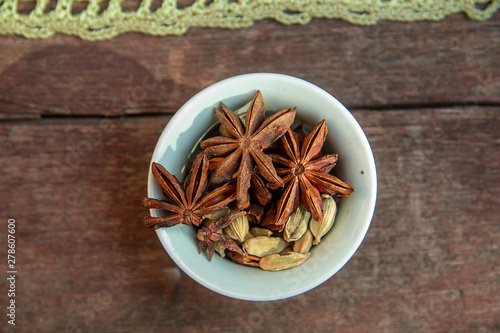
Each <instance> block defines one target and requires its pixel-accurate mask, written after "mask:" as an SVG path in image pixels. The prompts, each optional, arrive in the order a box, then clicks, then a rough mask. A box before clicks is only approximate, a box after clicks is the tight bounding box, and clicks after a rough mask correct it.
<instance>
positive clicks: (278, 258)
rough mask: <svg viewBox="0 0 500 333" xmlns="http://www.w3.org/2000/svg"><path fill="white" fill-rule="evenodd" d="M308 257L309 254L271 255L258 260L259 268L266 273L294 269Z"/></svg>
mask: <svg viewBox="0 0 500 333" xmlns="http://www.w3.org/2000/svg"><path fill="white" fill-rule="evenodd" d="M308 257H309V253H306V254H304V253H297V252H288V254H286V255H280V254H272V255H269V256H265V257H264V258H262V259H260V261H259V266H260V268H262V269H264V270H266V271H280V270H282V269H287V268H292V267H296V266H298V265H300V264H302V263H303V262H304V261H306V259H307V258H308Z"/></svg>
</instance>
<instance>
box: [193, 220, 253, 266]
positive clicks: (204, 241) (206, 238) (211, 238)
mask: <svg viewBox="0 0 500 333" xmlns="http://www.w3.org/2000/svg"><path fill="white" fill-rule="evenodd" d="M245 214H246V212H244V211H238V212H233V213H229V214H226V215H224V216H223V217H221V218H220V219H218V220H217V221H215V222H214V223H212V224H210V225H209V226H208V227H203V228H201V229H200V230H198V240H199V241H200V242H199V244H198V248H199V252H200V253H201V252H203V253H206V254H207V256H208V261H211V260H212V256H213V255H214V250H215V246H214V243H213V242H217V243H219V244H220V245H221V246H223V247H225V248H226V249H228V250H230V251H233V252H235V253H238V254H239V255H241V256H243V257H244V256H245V252H243V250H242V249H241V248H240V247H239V246H238V244H236V242H235V241H234V240H232V239H231V237H229V236H226V235H224V234H219V233H217V231H219V230H221V229H222V228H225V227H227V226H229V225H230V224H231V223H233V222H234V220H236V219H237V218H238V217H241V216H243V215H245Z"/></svg>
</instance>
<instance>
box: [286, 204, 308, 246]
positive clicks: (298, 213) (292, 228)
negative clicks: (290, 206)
mask: <svg viewBox="0 0 500 333" xmlns="http://www.w3.org/2000/svg"><path fill="white" fill-rule="evenodd" d="M310 219H311V213H309V212H308V211H307V210H306V208H305V207H304V205H300V206H299V207H298V208H297V209H296V210H295V212H294V213H293V214H292V215H290V218H289V219H288V221H287V222H286V224H285V229H284V230H283V239H284V240H285V241H287V242H295V241H296V240H298V239H299V238H300V237H302V235H303V234H304V232H306V230H307V228H308V227H309V220H310Z"/></svg>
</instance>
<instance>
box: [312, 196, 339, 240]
mask: <svg viewBox="0 0 500 333" xmlns="http://www.w3.org/2000/svg"><path fill="white" fill-rule="evenodd" d="M321 200H323V212H324V214H323V218H322V219H321V220H319V221H316V220H314V219H312V220H311V222H310V223H309V230H311V233H312V235H313V236H314V241H313V245H318V244H319V242H321V237H323V236H324V235H326V233H327V232H328V231H330V229H331V228H332V226H333V223H334V222H335V216H336V215H337V204H336V203H335V200H333V198H332V197H331V196H329V195H328V194H322V195H321Z"/></svg>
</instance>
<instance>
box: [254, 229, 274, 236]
mask: <svg viewBox="0 0 500 333" xmlns="http://www.w3.org/2000/svg"><path fill="white" fill-rule="evenodd" d="M250 232H251V233H252V235H254V236H255V237H257V236H267V237H269V236H271V235H272V234H273V232H272V231H271V230H269V229H266V228H259V227H253V228H251V229H250Z"/></svg>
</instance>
